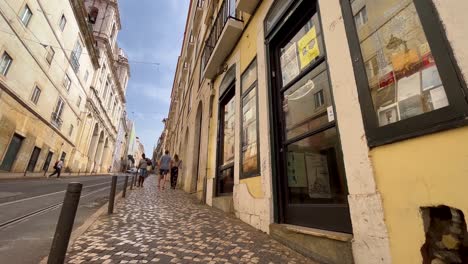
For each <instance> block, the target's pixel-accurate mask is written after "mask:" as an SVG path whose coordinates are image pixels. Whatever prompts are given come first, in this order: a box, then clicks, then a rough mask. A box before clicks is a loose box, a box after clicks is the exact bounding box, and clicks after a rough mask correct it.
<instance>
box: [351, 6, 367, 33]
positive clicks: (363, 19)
mask: <svg viewBox="0 0 468 264" xmlns="http://www.w3.org/2000/svg"><path fill="white" fill-rule="evenodd" d="M354 23H356V27H357V28H360V27H362V26H363V25H365V24H366V23H367V9H366V6H364V7H363V8H361V10H359V11H358V12H357V13H356V15H355V16H354Z"/></svg>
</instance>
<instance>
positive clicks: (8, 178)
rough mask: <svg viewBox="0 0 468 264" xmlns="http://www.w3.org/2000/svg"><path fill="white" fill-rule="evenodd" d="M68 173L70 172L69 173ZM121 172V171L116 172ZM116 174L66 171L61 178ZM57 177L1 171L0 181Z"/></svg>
mask: <svg viewBox="0 0 468 264" xmlns="http://www.w3.org/2000/svg"><path fill="white" fill-rule="evenodd" d="M67 174H68V173H67ZM115 174H119V173H115ZM111 175H114V173H99V174H86V175H85V174H84V173H83V174H71V175H70V174H68V175H66V174H65V173H64V174H62V176H60V178H59V179H62V178H74V177H95V176H111ZM54 178H55V177H48V176H35V175H34V176H23V175H6V176H5V175H3V173H0V181H2V180H34V179H54Z"/></svg>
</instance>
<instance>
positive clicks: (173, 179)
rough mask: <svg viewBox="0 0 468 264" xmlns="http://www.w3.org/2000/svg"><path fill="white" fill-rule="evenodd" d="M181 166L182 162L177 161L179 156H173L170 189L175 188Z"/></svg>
mask: <svg viewBox="0 0 468 264" xmlns="http://www.w3.org/2000/svg"><path fill="white" fill-rule="evenodd" d="M181 165H182V161H181V160H179V155H177V154H175V155H174V160H172V161H171V189H174V190H175V188H176V186H177V178H178V177H179V169H180V167H181Z"/></svg>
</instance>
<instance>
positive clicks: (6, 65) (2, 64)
mask: <svg viewBox="0 0 468 264" xmlns="http://www.w3.org/2000/svg"><path fill="white" fill-rule="evenodd" d="M12 62H13V59H12V58H11V57H10V55H9V54H8V53H6V52H3V55H2V59H1V60H0V74H1V75H3V76H6V75H7V73H8V70H9V69H10V66H11V63H12Z"/></svg>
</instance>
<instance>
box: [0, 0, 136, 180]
mask: <svg viewBox="0 0 468 264" xmlns="http://www.w3.org/2000/svg"><path fill="white" fill-rule="evenodd" d="M85 2H86V1H80V0H73V1H69V2H68V1H67V2H66V3H63V2H59V1H23V2H18V1H9V0H7V1H2V2H1V3H0V15H1V16H0V30H1V32H0V34H1V38H0V56H1V57H0V60H1V65H2V66H1V67H2V72H1V74H0V88H1V89H0V119H1V121H0V123H1V126H0V127H1V128H0V177H1V175H2V174H8V175H15V174H17V175H27V176H33V175H45V174H46V173H47V172H49V171H51V170H52V166H53V163H54V162H55V161H56V160H58V159H63V160H64V163H65V171H66V172H71V173H89V172H107V171H108V168H109V166H110V165H111V161H112V152H111V149H112V148H113V145H114V144H115V138H116V135H117V127H118V125H119V122H120V119H121V118H120V117H121V116H122V114H123V113H124V110H125V87H126V84H127V81H128V78H129V67H128V60H127V59H126V57H125V55H124V54H123V52H122V51H121V50H120V49H118V47H116V45H115V38H114V39H113V40H112V43H114V45H113V46H114V49H113V53H112V54H108V53H107V50H106V49H103V47H102V46H99V43H100V42H103V41H104V40H98V41H97V40H96V35H97V32H100V31H98V30H97V29H95V31H97V32H93V31H92V30H90V29H91V28H93V25H94V28H96V26H95V25H96V22H97V21H92V19H91V16H90V12H89V11H90V10H89V7H87V6H86V5H85ZM117 10H118V9H117ZM102 13H104V11H103V12H102ZM113 14H114V16H117V15H118V13H115V12H114V13H113ZM113 19H114V20H118V17H113ZM119 26H120V24H119ZM100 28H101V27H100ZM118 29H120V27H119V28H118ZM109 30H110V29H109ZM104 55H108V56H104ZM104 61H106V62H107V63H109V64H111V65H112V67H113V68H112V67H111V71H109V73H111V74H112V75H110V78H113V81H114V83H119V85H120V86H117V87H115V88H113V89H114V90H115V92H114V94H115V95H116V96H114V97H113V99H110V100H109V101H112V103H110V106H108V107H107V108H106V106H107V105H106V103H108V102H103V101H101V97H102V96H101V95H98V94H97V91H98V90H96V89H99V91H101V89H104V88H102V86H98V85H96V84H97V83H98V80H99V76H100V75H101V74H102V73H101V72H103V70H102V65H103V62H104ZM108 104H109V103H108ZM104 128H105V129H104ZM101 132H102V133H101ZM94 135H97V137H94ZM96 138H97V140H94V139H96ZM96 157H99V159H97V158H96Z"/></svg>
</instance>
